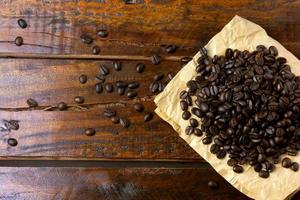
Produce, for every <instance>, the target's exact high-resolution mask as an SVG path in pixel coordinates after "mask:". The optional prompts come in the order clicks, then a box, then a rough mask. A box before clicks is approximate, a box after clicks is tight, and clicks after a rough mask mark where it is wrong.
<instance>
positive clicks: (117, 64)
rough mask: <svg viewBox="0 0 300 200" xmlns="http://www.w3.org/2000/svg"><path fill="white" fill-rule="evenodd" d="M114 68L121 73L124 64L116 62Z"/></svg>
mask: <svg viewBox="0 0 300 200" xmlns="http://www.w3.org/2000/svg"><path fill="white" fill-rule="evenodd" d="M113 66H114V69H115V70H116V71H120V70H121V69H122V63H121V62H119V61H114V62H113Z"/></svg>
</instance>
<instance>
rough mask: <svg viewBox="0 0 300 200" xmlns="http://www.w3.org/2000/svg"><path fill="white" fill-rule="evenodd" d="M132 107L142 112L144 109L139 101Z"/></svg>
mask: <svg viewBox="0 0 300 200" xmlns="http://www.w3.org/2000/svg"><path fill="white" fill-rule="evenodd" d="M133 108H134V110H135V111H137V112H143V111H144V105H143V104H141V103H135V104H134V105H133Z"/></svg>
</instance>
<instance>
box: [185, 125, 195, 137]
mask: <svg viewBox="0 0 300 200" xmlns="http://www.w3.org/2000/svg"><path fill="white" fill-rule="evenodd" d="M192 133H194V128H193V127H191V126H187V127H186V128H185V134H187V135H191V134H192Z"/></svg>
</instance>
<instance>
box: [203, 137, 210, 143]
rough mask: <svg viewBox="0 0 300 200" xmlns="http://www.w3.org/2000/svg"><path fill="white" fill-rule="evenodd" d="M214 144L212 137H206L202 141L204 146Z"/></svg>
mask: <svg viewBox="0 0 300 200" xmlns="http://www.w3.org/2000/svg"><path fill="white" fill-rule="evenodd" d="M211 142H212V139H211V137H205V138H203V139H202V143H203V144H210V143H211Z"/></svg>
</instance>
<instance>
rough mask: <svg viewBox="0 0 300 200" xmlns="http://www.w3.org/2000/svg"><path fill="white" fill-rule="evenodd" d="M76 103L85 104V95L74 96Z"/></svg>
mask: <svg viewBox="0 0 300 200" xmlns="http://www.w3.org/2000/svg"><path fill="white" fill-rule="evenodd" d="M74 101H75V103H77V104H83V103H84V97H83V96H77V97H75V98H74Z"/></svg>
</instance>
